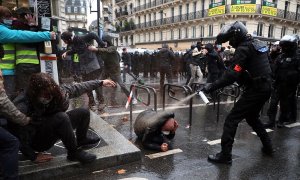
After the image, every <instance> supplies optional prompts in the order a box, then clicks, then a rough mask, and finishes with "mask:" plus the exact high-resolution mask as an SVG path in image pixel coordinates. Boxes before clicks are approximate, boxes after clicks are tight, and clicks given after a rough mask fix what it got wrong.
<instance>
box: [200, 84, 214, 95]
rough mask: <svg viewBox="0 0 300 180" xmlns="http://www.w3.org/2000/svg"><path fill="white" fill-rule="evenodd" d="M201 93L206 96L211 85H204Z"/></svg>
mask: <svg viewBox="0 0 300 180" xmlns="http://www.w3.org/2000/svg"><path fill="white" fill-rule="evenodd" d="M202 92H204V93H206V94H208V93H210V92H212V83H206V84H205V85H204V87H203V89H202Z"/></svg>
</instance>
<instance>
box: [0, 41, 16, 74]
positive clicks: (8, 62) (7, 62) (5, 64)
mask: <svg viewBox="0 0 300 180" xmlns="http://www.w3.org/2000/svg"><path fill="white" fill-rule="evenodd" d="M3 49H4V57H3V58H2V60H0V69H9V70H13V69H15V62H16V58H15V57H16V51H15V45H14V44H3Z"/></svg>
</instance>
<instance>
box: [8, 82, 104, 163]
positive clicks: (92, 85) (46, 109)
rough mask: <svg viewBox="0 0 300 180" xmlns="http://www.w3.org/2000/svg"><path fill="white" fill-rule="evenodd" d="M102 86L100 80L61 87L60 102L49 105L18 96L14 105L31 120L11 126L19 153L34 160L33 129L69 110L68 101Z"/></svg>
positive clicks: (23, 94)
mask: <svg viewBox="0 0 300 180" xmlns="http://www.w3.org/2000/svg"><path fill="white" fill-rule="evenodd" d="M102 84H103V82H102V81H100V80H93V81H86V82H83V83H78V84H74V85H62V86H61V91H62V93H63V97H64V98H63V99H62V101H58V100H57V99H55V97H54V99H52V100H51V101H50V103H49V104H47V105H43V104H32V103H31V102H30V101H29V99H28V97H27V96H26V93H25V92H24V93H22V94H20V95H19V96H18V97H17V98H16V99H15V100H14V103H15V105H16V106H17V107H18V109H20V111H21V112H23V113H24V114H26V115H27V116H29V117H31V118H32V121H31V124H29V125H27V126H24V127H19V126H17V125H14V124H12V125H11V127H12V130H13V133H14V134H15V135H16V136H17V137H18V138H19V140H20V143H21V148H20V150H21V152H22V153H23V154H24V155H25V156H26V157H27V158H28V159H30V160H32V161H34V160H35V159H36V154H35V151H34V149H32V148H31V145H30V143H31V138H32V137H34V134H35V128H38V127H39V125H40V124H41V123H43V121H44V120H45V117H47V116H51V115H52V114H55V113H58V112H65V111H67V109H68V108H69V100H70V99H71V98H74V97H78V96H80V95H82V94H83V93H86V92H90V91H92V90H94V89H96V88H97V87H99V86H101V85H102Z"/></svg>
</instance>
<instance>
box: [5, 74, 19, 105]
mask: <svg viewBox="0 0 300 180" xmlns="http://www.w3.org/2000/svg"><path fill="white" fill-rule="evenodd" d="M3 79H4V82H3V85H4V89H5V92H6V94H7V96H8V98H9V99H10V100H12V99H14V98H15V97H16V96H17V93H16V91H15V89H16V76H15V75H4V76H3Z"/></svg>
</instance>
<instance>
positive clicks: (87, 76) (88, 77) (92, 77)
mask: <svg viewBox="0 0 300 180" xmlns="http://www.w3.org/2000/svg"><path fill="white" fill-rule="evenodd" d="M100 76H101V70H100V69H98V70H95V71H93V72H90V73H87V74H84V73H83V74H82V81H90V80H96V79H99V78H100ZM95 91H96V95H97V99H98V101H99V102H103V101H104V99H103V98H102V97H101V89H100V88H96V89H95ZM87 95H88V97H89V104H90V105H95V99H94V96H93V93H92V91H91V92H88V93H87Z"/></svg>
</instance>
